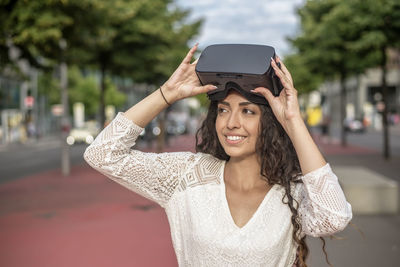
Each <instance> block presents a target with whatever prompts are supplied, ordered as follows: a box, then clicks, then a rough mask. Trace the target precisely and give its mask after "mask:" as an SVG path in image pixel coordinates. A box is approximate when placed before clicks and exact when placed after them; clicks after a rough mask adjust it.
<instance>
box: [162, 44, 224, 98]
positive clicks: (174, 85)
mask: <svg viewBox="0 0 400 267" xmlns="http://www.w3.org/2000/svg"><path fill="white" fill-rule="evenodd" d="M197 46H198V44H196V45H195V46H193V47H192V49H190V51H189V52H188V53H187V55H186V57H185V58H184V59H183V61H182V63H181V64H180V65H179V67H178V68H177V69H176V70H175V72H174V73H173V74H172V75H171V77H170V78H169V79H168V81H166V82H165V83H164V85H162V91H163V93H164V95H165V97H166V99H167V101H168V102H169V103H171V104H172V103H173V102H176V101H178V100H181V99H184V98H186V97H190V96H195V95H198V94H201V93H206V92H208V91H211V90H214V89H216V88H217V87H215V86H214V85H211V84H209V85H205V86H202V85H201V83H200V81H199V78H198V77H197V75H196V71H195V68H196V64H197V60H196V61H195V62H193V63H190V61H191V60H192V57H193V55H194V53H195V52H196V49H197Z"/></svg>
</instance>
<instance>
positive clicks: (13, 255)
mask: <svg viewBox="0 0 400 267" xmlns="http://www.w3.org/2000/svg"><path fill="white" fill-rule="evenodd" d="M369 135H370V136H371V135H372V133H366V134H365V136H364V138H368V136H369ZM314 137H315V138H316V142H317V144H318V145H319V147H320V149H321V151H322V153H323V154H324V156H325V157H326V159H327V161H328V162H329V163H330V164H331V166H332V167H333V170H335V168H336V167H340V166H362V167H364V168H367V169H369V170H372V171H375V172H377V173H381V174H382V175H384V176H386V177H388V178H390V179H393V180H397V181H399V175H398V173H399V170H400V168H399V166H398V162H400V161H399V159H400V157H399V156H398V155H394V156H393V158H392V159H391V160H390V161H389V162H387V161H385V160H384V159H383V158H382V156H381V152H380V151H379V150H376V146H377V143H378V142H380V141H379V135H375V137H372V138H371V141H370V142H367V143H366V145H368V146H369V148H366V147H365V146H364V147H361V146H353V145H349V146H348V147H347V148H341V147H340V146H338V145H337V144H335V142H333V144H323V143H321V139H320V137H319V136H318V135H316V136H314ZM357 137H358V138H360V137H361V135H360V136H358V135H354V134H351V135H350V136H349V139H348V140H349V143H350V142H353V141H352V140H355V139H357ZM392 140H394V138H393V139H392ZM193 141H194V140H193V137H191V136H180V137H178V138H173V139H172V140H171V142H170V146H168V147H167V148H166V151H182V150H192V148H193V145H194V143H193ZM59 144H60V143H59V140H57V139H43V140H41V142H32V143H30V144H27V145H13V146H11V147H1V148H0V173H1V175H2V176H1V184H0V203H1V204H2V205H0V215H1V216H0V226H1V227H0V229H2V230H0V236H2V237H3V240H4V243H3V244H7V245H6V246H5V245H4V246H2V247H0V248H1V249H0V251H2V252H1V253H0V258H1V259H2V262H3V263H4V264H6V265H4V266H26V263H27V262H29V264H30V266H33V267H35V266H41V267H42V266H49V267H50V266H110V265H114V266H132V265H133V266H143V265H147V266H160V264H162V265H163V266H171V267H172V266H176V259H175V255H174V252H173V249H172V244H171V237H170V233H169V229H168V221H167V218H166V217H165V213H164V211H163V210H162V209H161V208H160V207H159V206H157V205H155V204H154V203H152V202H151V201H148V200H146V199H144V198H142V197H140V196H138V195H136V194H132V192H130V191H128V190H126V189H125V188H123V187H121V186H120V185H118V184H116V183H114V182H112V181H110V180H109V179H107V178H106V177H104V176H103V175H100V174H98V173H97V172H96V171H95V170H93V169H91V168H89V167H88V166H87V165H86V163H84V162H83V157H82V155H83V152H84V150H85V147H86V146H85V145H76V146H73V147H71V161H72V165H74V166H73V167H72V173H71V176H70V177H67V178H66V179H63V177H62V176H61V173H60V170H59V169H60V145H59ZM138 145H139V146H142V147H144V146H143V144H140V143H138ZM150 149H151V148H150ZM393 154H397V152H395V153H393ZM399 226H400V216H399V215H398V214H395V215H384V214H377V215H357V214H355V215H354V218H353V220H352V222H351V224H350V225H349V226H348V227H347V228H346V229H345V231H343V232H341V233H339V234H337V235H336V238H334V239H332V240H331V239H330V238H329V237H327V238H325V240H326V241H327V251H328V258H329V260H330V262H331V263H332V264H333V265H334V266H349V267H350V266H368V267H369V266H371V267H372V266H389V267H391V266H393V267H395V266H397V263H398V262H399V260H400V258H399V255H400V253H399V251H400V231H399ZM99 233H101V234H99ZM38 240H40V244H41V245H40V246H37V242H38ZM307 240H308V241H307V243H308V245H309V248H310V258H309V260H308V263H309V265H310V266H328V265H327V264H326V262H325V256H324V254H323V253H322V249H321V241H320V240H319V239H318V238H312V237H309V238H307ZM76 244H79V246H77V245H76ZM115 244H118V245H115ZM16 251H18V252H16ZM49 251H51V253H50V254H51V256H50V255H49ZM104 251H106V253H103V252H104ZM155 251H156V252H157V255H158V256H157V257H152V256H151V255H152V253H154V252H155ZM99 252H100V253H99ZM22 256H23V257H22Z"/></svg>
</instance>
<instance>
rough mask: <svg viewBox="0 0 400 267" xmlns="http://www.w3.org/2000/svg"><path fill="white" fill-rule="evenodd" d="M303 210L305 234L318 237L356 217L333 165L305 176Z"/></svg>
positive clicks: (302, 218) (333, 231) (301, 212)
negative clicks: (333, 169)
mask: <svg viewBox="0 0 400 267" xmlns="http://www.w3.org/2000/svg"><path fill="white" fill-rule="evenodd" d="M302 180H303V184H301V190H300V201H301V202H300V207H299V214H300V218H301V223H302V232H303V234H307V235H311V236H314V237H319V236H326V235H332V234H334V233H336V232H339V231H342V230H343V229H344V228H345V227H346V226H347V224H348V222H349V221H350V220H351V218H352V212H351V205H350V203H348V202H347V201H346V198H345V196H344V194H343V191H342V188H341V187H340V185H339V182H338V178H337V176H336V175H335V174H334V173H333V172H332V170H331V167H330V165H329V164H328V163H327V164H326V165H325V166H323V167H321V168H319V169H317V170H314V171H312V172H310V173H308V174H306V175H304V176H303V177H302Z"/></svg>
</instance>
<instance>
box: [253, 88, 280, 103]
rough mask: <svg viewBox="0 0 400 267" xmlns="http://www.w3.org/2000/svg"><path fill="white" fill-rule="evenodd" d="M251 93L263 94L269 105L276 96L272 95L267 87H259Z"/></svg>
mask: <svg viewBox="0 0 400 267" xmlns="http://www.w3.org/2000/svg"><path fill="white" fill-rule="evenodd" d="M251 91H252V92H254V93H260V94H262V95H263V96H264V97H265V98H266V99H267V101H268V103H271V102H272V101H273V100H274V98H275V96H274V95H273V94H272V93H271V91H270V90H269V89H268V88H265V87H257V88H255V89H253V90H251Z"/></svg>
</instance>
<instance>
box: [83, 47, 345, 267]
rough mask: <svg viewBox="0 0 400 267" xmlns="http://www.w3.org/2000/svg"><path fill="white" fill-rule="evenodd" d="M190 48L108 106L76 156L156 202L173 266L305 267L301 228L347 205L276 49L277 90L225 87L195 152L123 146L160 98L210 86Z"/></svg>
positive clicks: (318, 232) (316, 229)
mask: <svg viewBox="0 0 400 267" xmlns="http://www.w3.org/2000/svg"><path fill="white" fill-rule="evenodd" d="M196 48H197V45H196V46H195V47H193V48H192V49H191V50H190V51H189V53H188V55H187V56H186V57H185V59H184V60H183V61H182V63H181V64H180V66H179V67H178V68H177V70H176V71H175V72H174V73H173V74H172V76H171V77H170V78H169V80H168V81H167V82H166V83H165V84H163V85H162V86H161V87H160V89H159V90H156V91H155V92H154V93H152V94H151V95H149V96H147V97H146V98H145V99H143V100H142V101H140V102H139V103H138V104H136V105H134V106H133V107H131V108H130V109H129V110H127V111H126V112H124V113H122V112H121V113H119V114H118V115H117V117H116V118H115V119H114V120H113V121H112V122H111V123H110V124H109V125H108V126H107V127H106V128H105V129H104V130H103V131H102V132H101V133H100V134H99V135H98V136H97V137H96V139H95V141H94V142H93V143H92V144H91V145H90V146H89V147H88V148H87V149H86V151H85V154H84V157H85V159H86V161H87V162H88V163H89V164H90V165H91V166H92V167H93V168H95V169H97V170H99V171H100V172H101V173H103V174H105V175H106V176H108V177H109V178H110V179H112V180H114V181H116V182H118V183H120V184H121V185H123V186H125V187H127V188H129V189H130V190H132V191H134V192H136V193H138V194H140V195H142V196H144V197H147V198H149V199H151V200H153V201H155V202H157V203H158V204H159V205H161V206H162V207H163V208H164V209H165V212H166V214H167V216H168V220H169V224H170V228H171V236H172V241H173V245H174V249H175V252H176V256H177V260H178V263H179V265H180V266H228V265H229V266H246V267H247V266H271V267H272V266H274V267H276V266H278V267H279V266H282V267H283V266H293V265H296V266H307V265H306V257H307V254H308V248H307V245H306V243H305V237H306V235H311V236H318V237H321V236H325V235H331V234H333V233H336V232H338V231H341V230H343V229H344V228H345V227H346V225H347V223H348V222H349V221H350V220H351V218H352V213H351V206H350V204H349V203H348V202H347V201H346V199H345V197H344V194H343V191H342V189H341V187H340V185H339V183H338V179H337V177H336V175H335V174H334V173H333V172H332V170H331V168H330V165H329V164H328V163H326V161H325V160H324V158H323V157H322V155H321V153H320V152H319V150H318V148H317V146H316V145H315V143H314V141H313V140H312V138H311V136H310V134H309V133H308V131H307V128H306V127H305V124H304V122H303V120H302V118H301V116H300V110H299V106H298V101H297V91H296V89H295V88H294V87H293V81H292V77H291V75H290V73H289V71H288V70H287V69H286V67H285V65H284V64H283V62H281V61H280V59H279V58H276V60H277V62H275V61H274V60H272V62H271V65H272V66H273V68H274V71H275V73H276V75H277V76H278V77H279V79H280V81H281V82H282V85H283V86H284V89H283V90H282V91H281V93H280V95H279V96H276V97H275V96H273V95H272V93H271V92H270V91H269V90H268V89H267V88H263V87H258V88H255V89H254V90H252V93H253V94H258V95H262V96H264V97H265V99H266V100H267V103H268V104H254V103H253V102H251V101H250V100H249V99H246V98H245V97H244V96H243V95H241V94H240V93H238V92H236V91H234V90H233V91H229V92H228V94H227V95H226V96H224V98H223V99H219V100H213V101H211V102H210V106H209V110H208V113H207V117H206V119H205V120H204V122H203V124H202V126H201V127H200V129H199V130H198V132H197V134H196V150H197V153H191V152H175V153H159V154H155V153H144V152H141V151H138V150H135V149H132V147H133V146H134V145H135V142H136V140H137V138H138V136H139V134H140V133H141V132H142V130H143V127H145V126H146V125H147V124H148V123H149V122H150V121H151V120H152V119H153V118H154V117H155V116H156V115H157V114H158V113H159V112H161V111H162V110H163V109H165V108H166V107H168V106H169V104H171V103H174V102H176V101H178V100H180V99H184V98H187V97H190V96H194V95H197V94H200V93H206V92H209V91H211V90H215V89H216V87H215V86H213V85H205V86H201V84H200V81H199V80H198V78H197V76H196V73H195V67H196V64H197V62H196V61H195V62H194V63H190V62H191V59H192V56H193V54H194V52H195V50H196ZM278 62H279V63H280V64H281V66H282V68H281V69H280V68H279V67H278V65H277V63H278Z"/></svg>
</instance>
